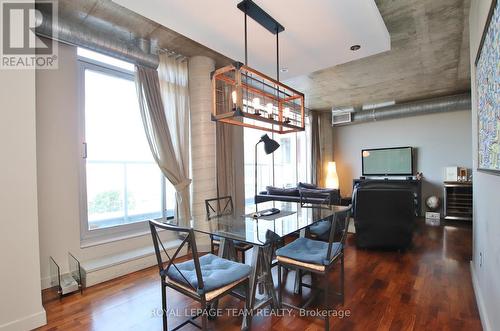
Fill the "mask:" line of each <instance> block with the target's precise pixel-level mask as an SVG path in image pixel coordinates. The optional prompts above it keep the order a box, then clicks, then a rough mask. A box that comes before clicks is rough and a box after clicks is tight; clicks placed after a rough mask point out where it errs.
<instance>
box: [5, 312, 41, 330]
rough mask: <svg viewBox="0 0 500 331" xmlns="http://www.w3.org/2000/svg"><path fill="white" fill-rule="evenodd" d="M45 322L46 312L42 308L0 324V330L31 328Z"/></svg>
mask: <svg viewBox="0 0 500 331" xmlns="http://www.w3.org/2000/svg"><path fill="white" fill-rule="evenodd" d="M45 324H47V314H46V313H45V309H43V308H42V310H41V311H39V312H38V313H34V314H32V315H29V316H25V317H23V318H20V319H17V320H15V321H11V322H8V323H5V324H2V325H0V331H25V330H33V329H36V328H38V327H40V326H43V325H45Z"/></svg>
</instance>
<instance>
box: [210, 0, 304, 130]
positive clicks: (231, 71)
mask: <svg viewBox="0 0 500 331" xmlns="http://www.w3.org/2000/svg"><path fill="white" fill-rule="evenodd" d="M238 8H239V9H240V10H241V11H243V12H244V13H245V60H246V58H247V55H246V54H247V50H246V18H247V16H250V17H251V18H253V19H254V20H255V21H256V22H257V23H259V24H260V25H262V26H263V27H264V28H266V29H267V30H268V31H269V32H271V33H272V34H275V35H276V48H277V49H276V66H277V68H276V71H277V72H276V76H277V79H273V78H271V77H269V76H267V75H265V74H263V73H261V72H259V71H257V70H255V69H252V68H250V67H249V66H247V65H245V64H243V63H240V62H235V63H233V64H231V65H228V66H226V67H223V68H220V69H218V70H215V71H214V72H213V73H212V93H213V108H212V120H213V121H218V122H223V123H228V124H232V125H239V126H244V127H249V128H255V129H260V130H264V131H269V132H275V133H289V132H298V131H304V129H305V119H304V114H305V113H304V94H302V93H300V92H298V91H296V90H295V89H293V88H291V87H289V86H287V85H285V84H283V83H280V81H279V42H278V34H279V33H280V32H282V31H284V30H285V28H284V27H283V26H282V25H281V24H279V23H278V22H277V21H276V20H275V19H274V18H272V17H271V16H270V15H269V14H268V13H266V12H265V11H264V10H263V9H262V8H260V7H259V6H257V5H256V4H255V3H254V2H253V1H251V0H244V1H242V2H240V3H239V4H238Z"/></svg>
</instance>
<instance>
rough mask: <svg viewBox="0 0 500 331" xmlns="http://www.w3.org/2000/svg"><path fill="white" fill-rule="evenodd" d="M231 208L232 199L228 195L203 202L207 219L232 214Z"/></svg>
mask: <svg viewBox="0 0 500 331" xmlns="http://www.w3.org/2000/svg"><path fill="white" fill-rule="evenodd" d="M233 208H234V207H233V198H232V197H231V196H229V195H228V196H224V197H218V198H213V199H206V200H205V209H206V211H207V218H208V219H212V218H214V217H219V216H224V215H231V214H232V213H233Z"/></svg>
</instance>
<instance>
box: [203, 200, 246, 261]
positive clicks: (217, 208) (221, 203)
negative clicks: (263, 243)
mask: <svg viewBox="0 0 500 331" xmlns="http://www.w3.org/2000/svg"><path fill="white" fill-rule="evenodd" d="M205 209H206V212H207V218H208V219H209V220H211V219H213V218H216V217H220V216H224V215H230V214H232V213H233V211H234V206H233V198H232V197H231V196H229V195H228V196H223V197H219V198H212V199H206V200H205ZM218 246H219V241H218V240H217V238H215V237H214V236H213V235H210V252H211V253H212V254H215V247H218ZM234 248H235V250H236V252H240V253H241V263H245V252H246V251H247V250H249V249H251V248H252V245H250V244H246V243H242V242H238V241H235V242H234Z"/></svg>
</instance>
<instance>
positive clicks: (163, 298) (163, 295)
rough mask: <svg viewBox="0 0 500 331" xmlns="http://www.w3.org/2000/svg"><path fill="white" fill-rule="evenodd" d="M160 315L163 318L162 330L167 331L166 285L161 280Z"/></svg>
mask: <svg viewBox="0 0 500 331" xmlns="http://www.w3.org/2000/svg"><path fill="white" fill-rule="evenodd" d="M161 308H162V312H161V316H162V319H163V331H168V324H167V287H166V286H165V285H163V281H162V282H161Z"/></svg>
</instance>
